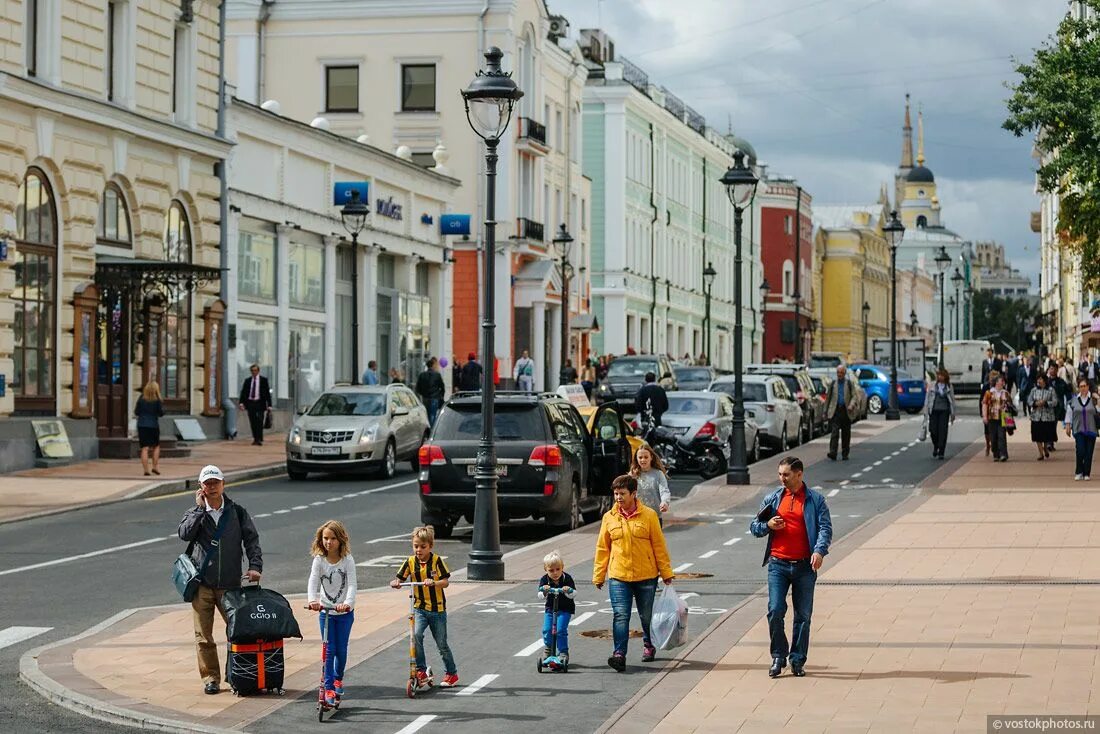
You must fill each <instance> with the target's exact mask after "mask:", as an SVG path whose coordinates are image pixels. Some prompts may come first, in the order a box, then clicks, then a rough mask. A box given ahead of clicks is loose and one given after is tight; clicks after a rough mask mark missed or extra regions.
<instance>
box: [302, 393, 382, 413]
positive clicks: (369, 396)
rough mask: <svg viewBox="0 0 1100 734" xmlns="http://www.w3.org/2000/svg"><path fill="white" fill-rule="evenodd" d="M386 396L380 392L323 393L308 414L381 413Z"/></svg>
mask: <svg viewBox="0 0 1100 734" xmlns="http://www.w3.org/2000/svg"><path fill="white" fill-rule="evenodd" d="M385 412H386V396H385V395H383V394H382V393H376V392H371V393H332V392H330V393H325V394H324V395H322V396H321V397H319V398H318V399H317V402H316V403H314V404H313V407H312V408H311V409H310V411H309V414H310V415H316V416H326V415H382V414H383V413H385Z"/></svg>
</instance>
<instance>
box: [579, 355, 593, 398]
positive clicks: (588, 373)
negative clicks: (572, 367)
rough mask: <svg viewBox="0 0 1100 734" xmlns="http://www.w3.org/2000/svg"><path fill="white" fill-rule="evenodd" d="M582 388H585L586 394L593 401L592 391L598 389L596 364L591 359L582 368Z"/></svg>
mask: <svg viewBox="0 0 1100 734" xmlns="http://www.w3.org/2000/svg"><path fill="white" fill-rule="evenodd" d="M581 387H583V388H584V394H585V395H586V396H587V397H588V399H589V400H591V399H592V390H594V389H595V387H596V364H595V362H594V361H593V360H591V359H589V360H588V361H586V362H585V363H584V367H581Z"/></svg>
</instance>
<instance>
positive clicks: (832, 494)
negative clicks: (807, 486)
mask: <svg viewBox="0 0 1100 734" xmlns="http://www.w3.org/2000/svg"><path fill="white" fill-rule="evenodd" d="M838 494H840V490H839V489H834V490H832V491H830V492H829V494H827V495H825V496H826V497H836V496H837V495H838Z"/></svg>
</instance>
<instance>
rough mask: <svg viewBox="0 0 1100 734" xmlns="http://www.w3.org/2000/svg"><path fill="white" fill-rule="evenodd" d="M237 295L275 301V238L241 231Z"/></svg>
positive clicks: (238, 248) (266, 233) (238, 253)
mask: <svg viewBox="0 0 1100 734" xmlns="http://www.w3.org/2000/svg"><path fill="white" fill-rule="evenodd" d="M237 293H238V294H239V295H240V297H241V298H245V299H249V300H253V301H255V300H260V301H274V300H275V238H274V237H273V236H272V234H271V232H248V231H245V230H241V232H240V235H239V239H238V246H237Z"/></svg>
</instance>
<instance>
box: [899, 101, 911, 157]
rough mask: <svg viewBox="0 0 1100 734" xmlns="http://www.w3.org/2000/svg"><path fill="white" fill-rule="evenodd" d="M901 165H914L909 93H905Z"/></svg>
mask: <svg viewBox="0 0 1100 734" xmlns="http://www.w3.org/2000/svg"><path fill="white" fill-rule="evenodd" d="M902 131H903V135H902V141H901V167H902V168H912V167H913V123H912V119H911V118H910V116H909V95H908V94H906V95H905V127H903V128H902Z"/></svg>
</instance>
